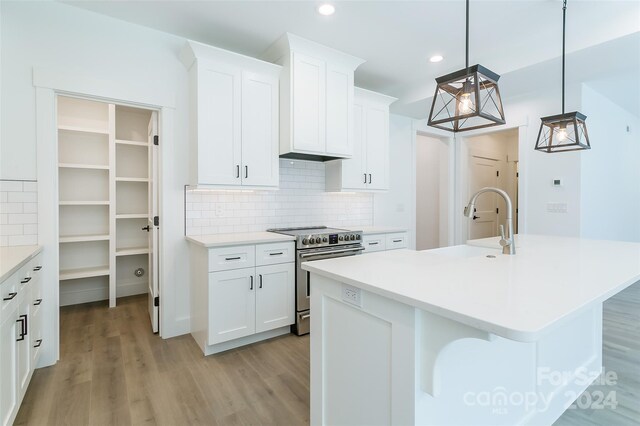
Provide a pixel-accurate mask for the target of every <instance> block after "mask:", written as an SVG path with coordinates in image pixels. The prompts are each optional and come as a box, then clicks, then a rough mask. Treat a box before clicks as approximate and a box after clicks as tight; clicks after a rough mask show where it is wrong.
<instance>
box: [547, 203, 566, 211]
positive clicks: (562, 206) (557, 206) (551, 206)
mask: <svg viewBox="0 0 640 426" xmlns="http://www.w3.org/2000/svg"><path fill="white" fill-rule="evenodd" d="M547 212H549V213H566V212H567V203H547Z"/></svg>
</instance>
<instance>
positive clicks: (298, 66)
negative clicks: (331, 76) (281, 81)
mask: <svg viewBox="0 0 640 426" xmlns="http://www.w3.org/2000/svg"><path fill="white" fill-rule="evenodd" d="M325 71H326V69H325V63H324V61H321V60H319V59H316V58H312V57H310V56H305V55H301V54H299V53H297V52H294V53H293V105H292V107H293V112H292V114H293V148H294V149H295V150H297V151H306V152H309V153H318V154H324V152H325V146H326V145H325V141H326V133H325V131H326V115H325V114H326V105H325V104H326V80H325Z"/></svg>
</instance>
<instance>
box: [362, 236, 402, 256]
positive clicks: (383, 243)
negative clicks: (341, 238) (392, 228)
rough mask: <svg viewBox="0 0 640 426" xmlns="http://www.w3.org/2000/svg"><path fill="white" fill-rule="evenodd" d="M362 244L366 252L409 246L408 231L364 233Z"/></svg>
mask: <svg viewBox="0 0 640 426" xmlns="http://www.w3.org/2000/svg"><path fill="white" fill-rule="evenodd" d="M362 245H363V247H364V252H365V253H372V252H376V251H388V250H397V249H403V248H407V233H406V232H391V233H381V234H380V233H379V234H364V235H363V236H362Z"/></svg>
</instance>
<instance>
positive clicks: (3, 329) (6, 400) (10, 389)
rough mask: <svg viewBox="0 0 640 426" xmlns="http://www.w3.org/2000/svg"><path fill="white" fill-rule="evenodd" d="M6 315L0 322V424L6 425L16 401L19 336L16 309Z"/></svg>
mask: <svg viewBox="0 0 640 426" xmlns="http://www.w3.org/2000/svg"><path fill="white" fill-rule="evenodd" d="M15 308H16V307H14V311H13V312H11V313H9V315H6V316H5V317H4V318H5V320H4V321H3V322H2V323H0V377H2V380H0V425H2V426H4V425H8V424H9V419H10V418H11V414H12V413H13V410H14V408H15V406H16V403H17V400H18V398H17V390H18V385H17V383H18V362H17V361H18V360H17V357H16V355H17V351H16V349H17V348H16V345H17V344H18V343H20V342H17V341H16V339H17V338H18V337H19V335H20V334H19V331H20V325H21V324H20V323H18V322H16V320H17V317H18V315H17V309H15Z"/></svg>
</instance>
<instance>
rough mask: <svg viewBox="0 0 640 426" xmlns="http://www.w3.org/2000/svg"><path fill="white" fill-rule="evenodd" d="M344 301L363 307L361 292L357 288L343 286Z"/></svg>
mask: <svg viewBox="0 0 640 426" xmlns="http://www.w3.org/2000/svg"><path fill="white" fill-rule="evenodd" d="M342 300H344V301H345V302H347V303H351V304H352V305H356V306H359V307H362V294H361V290H360V289H359V288H356V287H351V286H349V285H345V284H342Z"/></svg>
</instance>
